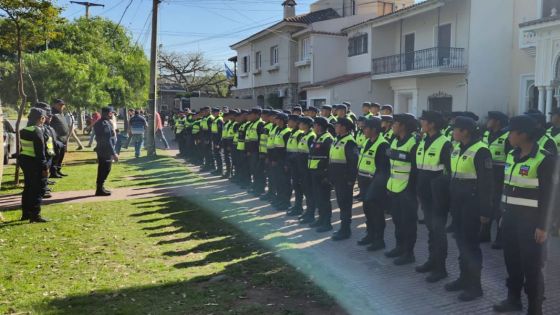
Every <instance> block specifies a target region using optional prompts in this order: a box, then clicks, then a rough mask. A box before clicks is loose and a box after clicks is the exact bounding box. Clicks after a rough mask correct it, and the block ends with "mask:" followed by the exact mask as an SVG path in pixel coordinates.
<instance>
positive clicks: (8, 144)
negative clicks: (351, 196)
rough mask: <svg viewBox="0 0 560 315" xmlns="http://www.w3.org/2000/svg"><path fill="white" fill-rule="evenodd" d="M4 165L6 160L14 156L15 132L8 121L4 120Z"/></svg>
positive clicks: (6, 162) (15, 148)
mask: <svg viewBox="0 0 560 315" xmlns="http://www.w3.org/2000/svg"><path fill="white" fill-rule="evenodd" d="M3 124H4V135H3V137H4V165H6V164H8V160H9V159H11V158H13V157H15V155H16V152H17V151H16V150H17V147H16V131H15V130H14V127H12V124H10V122H9V121H7V120H4V122H3Z"/></svg>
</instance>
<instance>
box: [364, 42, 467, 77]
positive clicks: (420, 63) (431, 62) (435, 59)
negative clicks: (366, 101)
mask: <svg viewBox="0 0 560 315" xmlns="http://www.w3.org/2000/svg"><path fill="white" fill-rule="evenodd" d="M464 52H465V49H464V48H453V47H434V48H428V49H422V50H417V51H413V52H408V53H404V54H399V55H393V56H387V57H381V58H375V59H373V61H372V67H373V68H372V74H373V75H378V74H388V73H396V72H404V71H414V70H426V69H435V68H446V69H462V68H464V67H465V62H464Z"/></svg>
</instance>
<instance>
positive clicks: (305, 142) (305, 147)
mask: <svg viewBox="0 0 560 315" xmlns="http://www.w3.org/2000/svg"><path fill="white" fill-rule="evenodd" d="M316 136H317V135H316V134H315V132H313V130H309V131H308V132H307V133H306V134H305V135H304V136H303V137H301V139H300V140H299V143H298V147H297V151H298V152H299V153H304V154H309V139H315V137H316Z"/></svg>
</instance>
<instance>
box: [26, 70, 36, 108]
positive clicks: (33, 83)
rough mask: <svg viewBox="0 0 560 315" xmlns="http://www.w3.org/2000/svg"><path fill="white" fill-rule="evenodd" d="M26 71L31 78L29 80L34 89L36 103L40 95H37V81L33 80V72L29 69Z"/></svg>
mask: <svg viewBox="0 0 560 315" xmlns="http://www.w3.org/2000/svg"><path fill="white" fill-rule="evenodd" d="M25 73H26V74H27V77H28V78H29V82H31V88H32V89H33V96H34V97H35V99H34V101H35V103H39V96H38V95H37V86H35V81H33V77H32V76H31V73H29V71H26V72H25Z"/></svg>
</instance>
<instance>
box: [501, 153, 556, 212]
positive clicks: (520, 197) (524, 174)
mask: <svg viewBox="0 0 560 315" xmlns="http://www.w3.org/2000/svg"><path fill="white" fill-rule="evenodd" d="M545 157H546V155H545V154H544V153H542V151H541V150H538V152H537V154H536V155H535V157H531V158H528V159H527V160H526V161H524V162H518V163H516V162H515V158H514V156H513V154H511V153H510V154H508V156H507V159H506V164H505V167H504V191H503V195H502V202H503V203H505V204H508V205H513V206H522V207H529V208H538V206H539V178H538V169H539V166H540V165H541V163H542V162H543V160H544V159H545Z"/></svg>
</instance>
